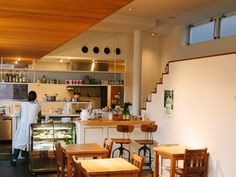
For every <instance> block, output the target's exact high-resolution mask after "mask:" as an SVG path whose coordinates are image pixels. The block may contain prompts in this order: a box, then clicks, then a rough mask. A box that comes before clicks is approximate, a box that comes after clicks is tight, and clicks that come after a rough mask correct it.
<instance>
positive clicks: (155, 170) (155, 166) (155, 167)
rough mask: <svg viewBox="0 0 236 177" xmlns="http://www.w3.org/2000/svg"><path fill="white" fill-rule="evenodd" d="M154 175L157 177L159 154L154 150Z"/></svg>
mask: <svg viewBox="0 0 236 177" xmlns="http://www.w3.org/2000/svg"><path fill="white" fill-rule="evenodd" d="M153 156H154V174H153V175H154V177H159V155H158V153H157V152H156V151H154V154H153Z"/></svg>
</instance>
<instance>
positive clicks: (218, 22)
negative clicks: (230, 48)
mask: <svg viewBox="0 0 236 177" xmlns="http://www.w3.org/2000/svg"><path fill="white" fill-rule="evenodd" d="M230 16H236V11H233V12H229V13H226V14H223V15H220V16H215V17H212V18H208V19H206V20H203V21H201V22H198V23H194V24H189V25H187V31H188V32H187V42H186V44H187V45H193V44H198V43H201V42H206V41H211V40H217V39H220V38H224V37H229V36H234V35H236V33H235V34H233V35H227V36H222V35H221V27H222V19H223V18H225V17H230ZM212 21H214V30H213V34H212V35H213V39H211V40H204V41H199V42H194V43H191V41H190V34H191V29H192V28H193V27H196V26H200V25H203V24H207V23H210V22H212Z"/></svg>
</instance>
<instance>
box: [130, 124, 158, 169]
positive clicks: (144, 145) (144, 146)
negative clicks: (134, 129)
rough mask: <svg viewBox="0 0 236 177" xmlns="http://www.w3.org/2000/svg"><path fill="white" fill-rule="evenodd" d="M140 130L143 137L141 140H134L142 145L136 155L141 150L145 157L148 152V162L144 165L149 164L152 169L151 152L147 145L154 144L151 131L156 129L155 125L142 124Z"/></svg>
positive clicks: (139, 153)
mask: <svg viewBox="0 0 236 177" xmlns="http://www.w3.org/2000/svg"><path fill="white" fill-rule="evenodd" d="M141 131H142V132H145V139H142V140H134V141H135V142H136V143H138V144H140V145H142V146H141V147H140V148H139V150H138V155H139V156H140V155H141V152H143V156H144V158H145V159H146V157H147V153H148V162H145V163H144V166H149V168H150V170H151V171H152V154H151V149H150V147H148V146H151V145H153V144H154V141H153V135H152V133H153V132H156V131H157V125H155V124H150V125H147V124H143V125H141Z"/></svg>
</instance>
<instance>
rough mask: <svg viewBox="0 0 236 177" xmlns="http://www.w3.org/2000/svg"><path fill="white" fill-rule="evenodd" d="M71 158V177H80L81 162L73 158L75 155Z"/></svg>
mask: <svg viewBox="0 0 236 177" xmlns="http://www.w3.org/2000/svg"><path fill="white" fill-rule="evenodd" d="M72 159H73V167H74V175H73V177H82V173H81V163H80V162H79V161H78V160H77V159H76V158H75V156H72Z"/></svg>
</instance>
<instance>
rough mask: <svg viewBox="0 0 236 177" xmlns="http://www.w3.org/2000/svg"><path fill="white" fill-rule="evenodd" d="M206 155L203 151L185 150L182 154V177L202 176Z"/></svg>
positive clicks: (205, 150)
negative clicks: (188, 176)
mask: <svg viewBox="0 0 236 177" xmlns="http://www.w3.org/2000/svg"><path fill="white" fill-rule="evenodd" d="M207 163H208V153H207V148H205V149H191V150H190V149H186V150H185V154H184V176H186V175H199V176H203V174H204V173H206V170H207V165H208V164H207Z"/></svg>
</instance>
